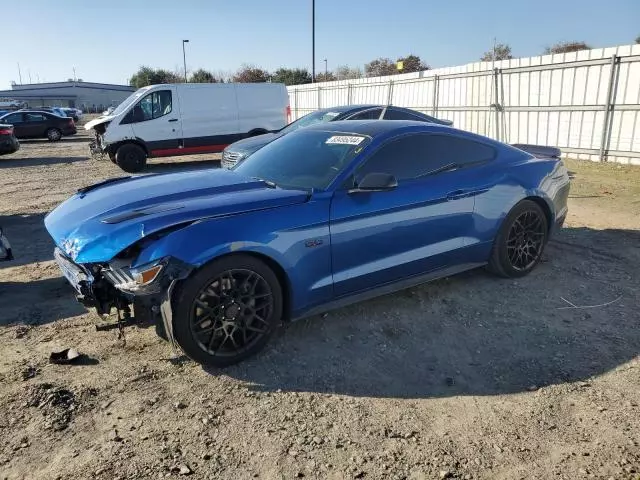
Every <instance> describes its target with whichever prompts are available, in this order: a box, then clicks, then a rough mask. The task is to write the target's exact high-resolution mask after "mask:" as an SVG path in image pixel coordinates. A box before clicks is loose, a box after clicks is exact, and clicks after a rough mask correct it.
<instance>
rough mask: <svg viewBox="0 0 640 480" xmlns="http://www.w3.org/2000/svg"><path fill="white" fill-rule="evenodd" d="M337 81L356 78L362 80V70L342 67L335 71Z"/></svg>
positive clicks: (346, 66)
mask: <svg viewBox="0 0 640 480" xmlns="http://www.w3.org/2000/svg"><path fill="white" fill-rule="evenodd" d="M335 76H336V80H351V79H354V78H362V70H360V69H359V68H357V67H349V66H348V65H341V66H339V67H338V68H336V71H335Z"/></svg>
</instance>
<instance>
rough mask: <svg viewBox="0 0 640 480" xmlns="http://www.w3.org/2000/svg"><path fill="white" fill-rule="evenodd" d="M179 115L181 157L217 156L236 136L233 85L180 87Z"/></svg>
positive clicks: (218, 84) (237, 138) (236, 125)
mask: <svg viewBox="0 0 640 480" xmlns="http://www.w3.org/2000/svg"><path fill="white" fill-rule="evenodd" d="M178 95H179V97H180V114H181V118H182V136H183V141H184V150H185V153H187V152H188V153H207V152H221V151H222V150H224V147H226V146H227V145H229V144H230V143H233V142H235V141H236V140H239V139H240V138H243V137H242V136H238V104H237V101H236V93H235V88H234V85H233V84H230V83H216V84H210V83H202V84H188V85H181V86H180V87H179V88H178Z"/></svg>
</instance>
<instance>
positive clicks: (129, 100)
mask: <svg viewBox="0 0 640 480" xmlns="http://www.w3.org/2000/svg"><path fill="white" fill-rule="evenodd" d="M147 90H149V89H148V88H141V89H140V90H136V91H135V92H133V93H132V94H131V95H129V96H128V97H127V98H125V99H124V100H123V101H122V103H121V104H120V105H118V106H117V107H116V109H115V110H114V111H113V112H111V115H114V116H115V115H120V114H121V113H122V112H124V111H125V110H127V109H128V108H129V107H130V106H131V105H133V104H134V103H135V102H137V101H138V99H139V98H140V97H141V96H142V95H144V94H145V93H146V92H147Z"/></svg>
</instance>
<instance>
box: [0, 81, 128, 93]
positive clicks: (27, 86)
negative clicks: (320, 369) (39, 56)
mask: <svg viewBox="0 0 640 480" xmlns="http://www.w3.org/2000/svg"><path fill="white" fill-rule="evenodd" d="M53 88H91V89H98V90H120V91H125V92H133V91H135V90H136V88H135V87H131V86H129V85H116V84H112V83H95V82H80V81H77V82H73V81H71V82H47V83H22V84H18V83H15V84H13V85H11V91H12V92H15V91H16V90H41V89H53Z"/></svg>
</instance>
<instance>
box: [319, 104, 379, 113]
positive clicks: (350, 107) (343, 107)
mask: <svg viewBox="0 0 640 480" xmlns="http://www.w3.org/2000/svg"><path fill="white" fill-rule="evenodd" d="M368 108H384V105H375V104H371V105H369V104H361V105H339V106H337V107H328V108H321V109H319V110H318V111H319V112H336V113H345V112H357V111H359V110H366V109H368Z"/></svg>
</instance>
